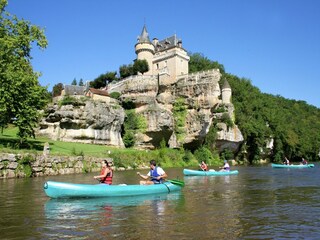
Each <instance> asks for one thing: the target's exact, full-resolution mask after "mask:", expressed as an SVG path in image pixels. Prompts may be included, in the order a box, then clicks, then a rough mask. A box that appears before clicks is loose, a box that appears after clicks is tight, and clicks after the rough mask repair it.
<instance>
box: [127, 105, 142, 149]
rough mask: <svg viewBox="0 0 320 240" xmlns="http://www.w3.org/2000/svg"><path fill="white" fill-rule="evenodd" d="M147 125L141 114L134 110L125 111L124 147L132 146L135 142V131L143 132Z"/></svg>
mask: <svg viewBox="0 0 320 240" xmlns="http://www.w3.org/2000/svg"><path fill="white" fill-rule="evenodd" d="M146 127H147V123H146V120H145V119H144V117H143V116H141V115H138V114H136V113H135V111H134V110H127V111H126V118H125V120H124V132H123V143H124V145H125V146H126V147H132V146H134V144H135V133H136V132H144V131H145V129H146Z"/></svg>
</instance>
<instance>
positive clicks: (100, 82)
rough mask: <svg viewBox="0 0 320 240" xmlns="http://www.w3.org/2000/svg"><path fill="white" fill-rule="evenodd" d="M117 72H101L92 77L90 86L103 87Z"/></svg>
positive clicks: (114, 77) (114, 78)
mask: <svg viewBox="0 0 320 240" xmlns="http://www.w3.org/2000/svg"><path fill="white" fill-rule="evenodd" d="M116 75H117V72H107V73H105V74H101V75H100V76H99V77H97V78H96V79H94V80H93V81H92V82H90V87H93V88H97V89H99V88H103V87H105V86H106V85H107V84H108V82H112V81H113V80H116V79H117V77H116Z"/></svg>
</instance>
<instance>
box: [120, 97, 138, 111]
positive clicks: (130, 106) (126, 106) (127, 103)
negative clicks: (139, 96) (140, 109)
mask: <svg viewBox="0 0 320 240" xmlns="http://www.w3.org/2000/svg"><path fill="white" fill-rule="evenodd" d="M122 107H123V108H124V109H126V110H130V109H134V108H136V105H135V104H134V102H132V101H131V100H129V99H127V100H125V101H123V102H122Z"/></svg>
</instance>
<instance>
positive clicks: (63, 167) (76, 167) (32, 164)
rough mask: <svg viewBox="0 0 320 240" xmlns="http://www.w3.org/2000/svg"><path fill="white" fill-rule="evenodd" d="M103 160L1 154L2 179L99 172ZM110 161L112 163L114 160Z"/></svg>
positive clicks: (0, 171)
mask: <svg viewBox="0 0 320 240" xmlns="http://www.w3.org/2000/svg"><path fill="white" fill-rule="evenodd" d="M103 159H106V158H92V157H83V156H43V155H36V154H8V153H2V154H0V178H20V177H38V176H49V175H62V174H72V173H84V172H99V171H100V169H101V161H102V160H103ZM108 160H110V161H112V159H108Z"/></svg>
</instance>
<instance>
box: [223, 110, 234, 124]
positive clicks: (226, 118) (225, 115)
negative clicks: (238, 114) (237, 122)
mask: <svg viewBox="0 0 320 240" xmlns="http://www.w3.org/2000/svg"><path fill="white" fill-rule="evenodd" d="M221 122H223V123H225V124H226V125H227V127H228V128H231V127H233V125H234V124H233V121H232V119H231V118H230V116H229V114H228V113H223V114H222V117H221Z"/></svg>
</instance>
